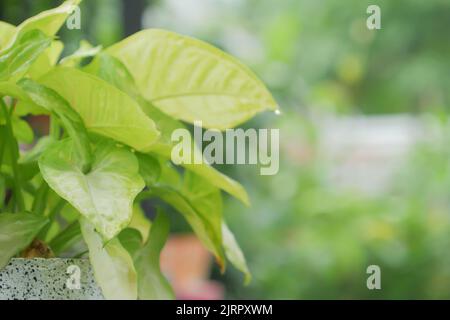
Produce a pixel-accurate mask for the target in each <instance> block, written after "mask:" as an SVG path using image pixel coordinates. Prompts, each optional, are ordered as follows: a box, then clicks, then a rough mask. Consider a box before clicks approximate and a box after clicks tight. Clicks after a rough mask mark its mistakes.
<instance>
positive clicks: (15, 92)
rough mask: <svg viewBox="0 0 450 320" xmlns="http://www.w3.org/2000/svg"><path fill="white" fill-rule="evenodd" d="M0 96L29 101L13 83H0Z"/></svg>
mask: <svg viewBox="0 0 450 320" xmlns="http://www.w3.org/2000/svg"><path fill="white" fill-rule="evenodd" d="M0 95H3V96H10V97H13V98H16V99H19V100H25V101H30V99H29V97H28V94H27V93H26V92H25V91H24V90H22V88H21V87H19V86H18V85H17V84H15V83H13V82H8V81H0Z"/></svg>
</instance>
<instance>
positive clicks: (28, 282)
mask: <svg viewBox="0 0 450 320" xmlns="http://www.w3.org/2000/svg"><path fill="white" fill-rule="evenodd" d="M11 299H19V300H99V299H103V295H102V293H101V290H100V288H99V287H98V285H97V284H96V283H95V280H94V274H93V272H92V268H91V265H90V263H89V260H87V259H59V258H58V259H21V258H20V259H11V261H10V262H9V264H8V265H7V266H6V267H4V268H3V269H1V270H0V300H11Z"/></svg>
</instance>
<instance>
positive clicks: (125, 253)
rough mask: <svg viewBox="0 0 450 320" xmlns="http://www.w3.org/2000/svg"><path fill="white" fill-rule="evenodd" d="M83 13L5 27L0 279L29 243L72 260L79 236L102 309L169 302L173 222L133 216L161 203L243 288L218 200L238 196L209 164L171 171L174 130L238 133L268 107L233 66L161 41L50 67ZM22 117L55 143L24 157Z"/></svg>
mask: <svg viewBox="0 0 450 320" xmlns="http://www.w3.org/2000/svg"><path fill="white" fill-rule="evenodd" d="M78 3H79V1H78V0H70V1H66V2H64V3H63V4H62V5H61V6H60V7H58V8H55V9H53V10H48V11H45V12H42V13H40V14H39V15H37V16H35V17H32V18H30V19H28V20H26V21H24V22H23V23H22V24H21V25H19V26H17V27H14V26H11V25H9V24H6V23H3V22H0V37H1V41H0V97H1V99H0V105H1V108H0V109H1V110H0V111H1V112H0V164H1V167H0V169H1V171H0V199H1V201H0V268H1V267H3V266H4V265H5V264H7V263H8V261H9V259H10V258H12V257H14V256H17V255H22V256H28V255H29V252H30V251H32V249H33V247H34V246H36V245H39V246H44V247H45V248H47V249H50V250H51V252H52V253H53V254H54V255H55V256H63V255H67V254H68V253H72V254H73V255H75V256H76V255H80V254H82V253H83V248H81V249H80V246H79V243H80V240H81V239H83V240H84V242H82V243H84V244H85V246H86V247H87V249H88V251H89V258H90V261H91V264H92V266H93V269H94V274H95V276H96V279H97V282H98V284H99V285H100V287H101V288H102V291H103V294H104V296H105V297H106V298H124V299H135V298H140V299H157V298H171V297H172V296H173V293H172V290H171V288H170V286H169V284H168V282H167V281H166V279H165V278H164V277H163V275H162V273H161V271H160V268H159V253H160V251H161V249H162V247H163V246H164V243H165V240H166V238H167V236H168V232H169V225H168V218H167V217H166V216H165V214H164V213H163V212H159V213H158V215H157V218H156V219H155V220H154V221H153V222H150V221H149V220H147V218H146V217H145V216H144V214H143V212H142V211H141V209H140V206H139V202H140V201H142V200H145V199H148V198H159V199H161V200H163V201H164V202H166V203H168V204H169V205H171V206H172V207H173V208H175V209H176V210H177V211H179V212H180V213H181V214H182V215H183V216H184V218H185V219H186V220H187V222H188V223H189V224H190V226H191V227H192V229H193V230H194V232H195V233H196V234H197V236H198V238H199V239H200V240H201V241H202V243H203V244H204V245H205V247H206V248H208V249H209V250H210V251H211V252H212V253H213V255H214V256H215V258H216V261H217V263H218V264H219V265H220V267H221V269H222V271H224V270H225V257H227V258H228V259H229V260H230V262H231V263H232V264H233V265H235V266H236V267H237V268H238V269H239V270H241V271H242V272H244V273H245V275H246V281H249V280H250V274H249V271H248V269H247V265H246V262H245V259H244V256H243V254H242V252H241V250H240V248H239V246H238V244H237V243H236V241H235V239H234V236H233V234H232V233H231V231H230V230H229V229H228V227H227V225H226V223H225V221H224V218H223V215H222V199H221V190H224V191H226V192H227V193H229V194H231V195H232V196H234V197H236V198H238V199H239V200H241V201H242V202H243V203H245V204H247V205H248V204H249V200H248V196H247V193H246V191H245V189H244V188H243V187H242V186H241V185H240V184H239V183H237V182H236V181H234V180H232V179H230V178H229V177H227V176H225V175H223V174H221V173H220V172H219V171H217V170H215V169H214V168H212V167H211V166H209V165H207V164H205V163H203V164H186V165H184V168H183V169H180V168H176V167H174V166H173V165H172V163H171V162H170V153H171V149H172V145H173V143H172V141H171V133H172V132H173V130H175V129H178V128H182V127H183V126H184V125H183V124H182V122H180V120H182V121H185V122H188V123H192V122H193V121H194V120H200V121H202V123H203V125H204V126H205V127H207V128H217V129H220V130H223V129H226V128H230V127H234V126H236V125H239V124H241V123H243V122H244V121H246V120H248V119H249V118H251V117H252V116H253V115H255V114H256V113H258V112H261V111H264V110H267V109H269V110H275V109H276V108H277V105H276V103H275V101H274V100H273V98H272V97H271V95H270V93H269V92H268V91H267V90H266V88H265V86H264V85H263V84H262V83H261V82H260V81H259V80H258V79H257V77H256V76H255V75H254V74H253V73H252V72H251V71H250V70H248V69H247V68H246V67H245V66H243V65H241V64H240V63H239V62H237V61H236V60H235V59H233V58H232V57H230V56H228V55H227V54H225V53H223V52H221V51H219V50H218V49H216V48H214V47H212V46H210V45H208V44H206V43H203V42H201V41H198V40H195V39H191V38H187V37H184V36H181V35H178V34H175V33H172V32H168V31H164V30H144V31H141V32H139V33H137V34H135V35H133V36H131V37H129V38H127V39H125V40H123V41H121V42H119V43H117V44H115V45H113V46H111V47H109V48H107V49H105V50H103V49H101V48H99V47H97V48H92V47H91V46H90V45H88V44H86V43H83V44H82V45H81V46H80V49H79V50H78V51H77V52H75V53H74V54H72V55H71V56H68V57H65V58H64V59H62V60H60V61H59V63H58V60H59V55H60V53H61V50H62V48H63V45H62V43H61V42H60V41H58V40H55V39H54V35H55V34H56V32H57V31H58V29H59V28H60V27H61V26H62V25H63V23H64V21H65V20H66V19H67V17H68V16H69V15H70V14H71V12H72V10H73V8H74V6H76V5H78ZM88 57H91V58H92V60H91V62H90V63H89V64H87V65H86V64H83V63H82V62H83V59H84V58H88ZM27 115H48V116H49V117H50V133H49V135H48V136H44V137H40V138H39V141H38V142H37V143H36V144H35V145H34V147H33V148H32V149H31V150H29V151H28V152H21V151H20V150H19V143H20V142H26V143H30V142H32V141H34V140H35V139H34V137H33V131H32V130H31V128H30V127H29V126H28V123H27V122H26V121H24V120H23V119H22V118H23V117H24V116H27ZM193 152H199V151H198V150H197V149H195V150H193ZM77 248H78V251H77ZM80 250H81V251H80Z"/></svg>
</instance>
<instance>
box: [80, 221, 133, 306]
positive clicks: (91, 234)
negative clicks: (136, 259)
mask: <svg viewBox="0 0 450 320" xmlns="http://www.w3.org/2000/svg"><path fill="white" fill-rule="evenodd" d="M80 224H81V231H82V233H83V238H84V240H85V242H86V244H87V246H88V248H89V260H90V261H91V264H92V268H93V269H94V276H95V279H96V281H97V283H98V285H99V286H100V288H101V289H102V292H103V296H104V297H105V298H106V299H111V300H136V299H137V275H136V271H135V269H134V266H133V260H132V258H131V256H130V255H129V253H128V252H127V250H125V248H123V247H122V245H121V244H120V242H119V240H118V239H117V238H114V239H112V240H111V241H109V242H108V243H106V244H104V243H103V242H102V238H101V237H100V235H99V234H97V233H96V232H95V230H94V226H93V225H91V224H90V223H89V222H88V221H87V220H85V219H81V221H80Z"/></svg>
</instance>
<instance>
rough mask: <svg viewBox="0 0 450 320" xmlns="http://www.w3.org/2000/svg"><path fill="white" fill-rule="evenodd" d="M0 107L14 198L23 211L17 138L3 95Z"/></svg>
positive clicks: (0, 99)
mask: <svg viewBox="0 0 450 320" xmlns="http://www.w3.org/2000/svg"><path fill="white" fill-rule="evenodd" d="M0 107H1V108H2V110H3V114H4V116H5V121H6V131H7V140H8V141H9V148H10V152H11V156H12V164H11V165H12V170H13V175H14V199H15V200H16V204H17V207H18V209H19V211H21V212H23V211H24V210H25V204H24V201H23V196H22V188H21V185H20V172H19V166H18V164H17V160H18V159H19V145H18V144H17V140H16V139H15V137H14V133H13V129H12V124H11V115H10V113H9V112H8V108H7V107H6V104H5V102H4V101H3V97H1V96H0Z"/></svg>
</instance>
